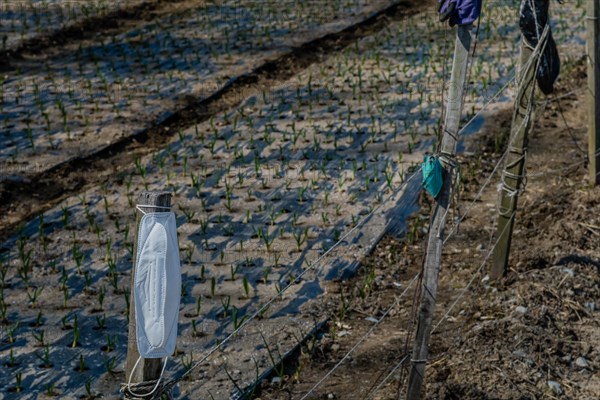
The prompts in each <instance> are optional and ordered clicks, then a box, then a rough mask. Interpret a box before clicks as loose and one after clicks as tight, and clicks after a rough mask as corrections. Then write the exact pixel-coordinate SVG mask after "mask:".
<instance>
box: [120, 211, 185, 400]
mask: <svg viewBox="0 0 600 400" xmlns="http://www.w3.org/2000/svg"><path fill="white" fill-rule="evenodd" d="M138 209H140V208H138ZM137 240H138V242H137V245H138V247H137V254H136V264H135V277H134V286H135V292H134V293H135V322H136V337H137V346H138V351H139V353H140V359H141V358H142V357H143V358H163V357H164V358H165V362H164V364H165V365H166V357H168V356H170V355H172V354H173V352H174V351H175V343H176V339H177V321H178V317H179V302H180V298H181V269H180V268H181V266H180V261H179V246H178V243H177V227H176V223H175V214H174V213H172V212H155V213H147V214H145V215H144V216H143V217H142V220H141V221H140V225H139V229H138V238H137ZM140 359H138V362H139V361H140ZM137 364H138V363H136V367H137ZM134 370H135V367H134ZM163 371H164V365H163ZM131 375H133V371H132V373H131ZM161 375H162V373H161ZM129 382H131V376H130V377H129ZM157 387H158V383H157ZM155 389H156V388H155Z"/></svg>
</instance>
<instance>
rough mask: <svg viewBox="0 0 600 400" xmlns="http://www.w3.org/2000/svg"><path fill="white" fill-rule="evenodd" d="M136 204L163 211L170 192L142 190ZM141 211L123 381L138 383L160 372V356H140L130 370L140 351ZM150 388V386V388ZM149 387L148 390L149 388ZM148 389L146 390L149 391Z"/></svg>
mask: <svg viewBox="0 0 600 400" xmlns="http://www.w3.org/2000/svg"><path fill="white" fill-rule="evenodd" d="M138 204H139V205H144V206H155V207H158V208H153V207H143V210H144V211H145V212H160V211H165V209H164V208H163V207H171V193H170V192H142V193H140V195H139V197H138ZM141 218H142V213H141V212H140V211H139V210H136V222H135V236H134V238H133V240H134V245H133V265H132V267H131V286H130V288H131V289H130V292H129V293H130V295H129V340H128V342H127V361H126V362H125V381H126V382H127V380H129V378H130V376H131V382H132V383H139V382H144V381H153V380H156V379H158V378H159V377H160V372H161V366H162V364H161V359H160V358H142V359H141V360H140V362H139V363H138V365H137V367H136V368H135V371H132V369H133V367H134V365H135V363H136V361H137V360H138V358H139V356H140V353H139V352H138V347H137V338H136V333H135V330H136V327H135V292H134V290H135V287H134V286H135V285H134V277H135V263H136V255H137V245H138V243H137V237H138V229H139V226H140V221H141ZM132 373H133V376H132V375H131V374H132ZM150 389H152V388H150ZM150 389H149V390H150ZM149 390H148V391H149ZM135 391H136V392H142V393H143V389H136V390H135Z"/></svg>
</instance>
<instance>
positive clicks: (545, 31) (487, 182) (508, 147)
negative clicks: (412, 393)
mask: <svg viewBox="0 0 600 400" xmlns="http://www.w3.org/2000/svg"><path fill="white" fill-rule="evenodd" d="M547 32H548V25H547V26H546V29H544V33H543V36H544V37H546V35H547ZM538 36H539V35H538ZM543 42H544V44H543V46H540V44H541V43H542V41H540V42H539V43H538V46H536V49H535V51H534V52H533V54H534V55H533V56H532V57H531V58H530V59H529V60H528V62H527V63H526V64H525V65H524V66H523V67H522V68H529V67H530V66H531V63H532V62H533V61H534V60H538V59H539V55H540V54H541V52H542V51H543V50H542V49H541V48H540V47H543V48H545V46H546V43H547V41H546V40H544V41H543ZM538 62H539V60H538ZM515 78H516V74H515V76H513V77H512V78H511V79H510V80H509V81H508V82H507V83H506V84H505V85H504V86H503V87H502V88H501V89H500V90H499V92H498V93H496V95H494V96H493V97H492V99H491V100H490V101H488V103H487V104H486V105H485V106H484V107H483V108H482V109H481V110H479V111H478V112H477V113H476V114H475V115H474V116H473V117H472V118H471V120H470V121H469V122H468V123H467V124H465V125H464V126H463V128H461V129H460V130H459V134H460V133H462V132H464V130H465V129H466V128H467V127H468V126H469V125H470V124H471V123H472V122H473V121H474V119H475V118H476V117H477V116H478V115H480V114H481V113H482V112H483V110H485V109H486V107H488V106H489V104H491V103H492V101H493V100H494V99H495V98H496V97H497V96H498V95H499V94H500V93H501V92H503V91H504V90H505V89H506V88H507V87H508V86H509V85H510V83H512V81H513V80H515ZM529 107H530V108H529V109H531V107H532V105H530V106H529ZM526 122H528V119H524V121H522V124H521V125H520V126H519V129H521V128H522V127H523V125H524V123H526ZM513 140H514V138H513ZM510 147H511V146H510V143H509V145H508V146H507V150H506V151H505V153H504V154H503V155H502V157H501V158H500V159H499V160H498V162H497V163H496V166H495V167H494V169H493V171H492V173H491V174H490V176H489V177H488V178H487V179H486V181H485V182H484V184H483V186H482V187H481V189H480V190H479V193H478V194H477V196H476V198H475V199H474V200H473V202H472V203H471V205H470V207H469V209H468V210H467V213H468V212H469V211H470V210H471V209H472V208H473V206H474V203H475V201H476V200H477V199H478V198H479V197H481V195H482V194H483V190H484V189H485V187H486V186H487V185H488V184H489V182H490V181H491V178H492V177H493V175H494V174H495V173H496V170H497V169H498V167H499V166H500V163H501V162H502V160H503V159H504V158H505V157H506V155H507V154H508V152H509V151H510ZM467 213H465V214H464V215H463V216H462V218H461V220H460V221H462V220H463V219H464V218H465V216H466V215H467ZM515 213H516V212H513V214H512V215H511V218H514V215H515ZM460 221H459V223H460ZM457 227H458V224H456V225H455V227H454V228H453V230H452V231H451V233H450V234H449V235H448V237H447V238H446V239H445V240H444V243H443V244H446V242H447V241H448V239H449V238H450V237H451V236H452V235H453V234H454V233H455V232H456V230H457ZM505 229H506V227H505ZM503 233H504V232H503ZM500 236H501V235H500ZM498 243H499V239H498V240H497V241H496V243H495V245H494V246H493V248H492V249H491V250H490V251H489V252H488V254H487V255H486V256H485V258H484V260H483V262H482V264H481V266H480V267H479V269H478V270H477V273H478V272H479V271H480V270H481V269H482V268H483V266H485V264H486V262H487V260H488V259H489V257H490V256H491V254H492V252H493V251H494V249H495V248H496V246H497V245H498ZM476 276H477V275H476V274H474V276H473V278H472V279H471V281H470V282H469V284H468V285H467V287H466V288H465V289H464V291H466V290H467V289H468V288H469V287H470V286H471V284H472V282H473V281H474V279H475V277H476ZM464 291H463V293H461V296H460V297H459V299H457V301H456V302H455V303H454V304H453V305H452V307H451V308H450V310H448V312H447V313H446V315H445V316H444V317H443V318H442V320H440V321H439V322H438V324H437V325H436V326H435V327H434V329H433V330H432V332H431V333H433V332H434V331H435V329H436V328H437V327H438V326H439V325H440V323H441V322H442V321H443V320H444V318H446V317H447V315H448V314H449V312H451V310H452V309H453V307H454V306H455V305H456V303H457V302H458V300H460V298H461V297H462V295H464ZM407 357H408V355H407V356H405V358H403V359H402V360H401V361H400V363H398V365H396V367H395V368H394V369H393V370H392V372H391V373H390V374H389V375H388V376H387V377H386V379H384V381H382V383H381V384H380V385H378V387H377V388H376V389H375V391H374V392H373V394H374V393H375V392H376V391H377V390H378V389H379V388H380V387H381V386H382V385H383V383H384V382H385V381H387V379H388V378H389V377H390V376H391V375H392V374H393V372H394V371H395V370H397V368H399V367H400V365H401V364H402V363H403V362H404V361H405V359H406V358H407ZM371 397H372V395H370V396H369V398H371Z"/></svg>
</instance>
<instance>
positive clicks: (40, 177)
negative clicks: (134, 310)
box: [0, 0, 421, 240]
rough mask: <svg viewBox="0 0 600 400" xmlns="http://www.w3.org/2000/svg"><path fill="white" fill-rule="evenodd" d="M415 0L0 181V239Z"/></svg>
mask: <svg viewBox="0 0 600 400" xmlns="http://www.w3.org/2000/svg"><path fill="white" fill-rule="evenodd" d="M419 9H421V7H419V8H417V2H416V1H415V0H404V1H400V2H398V3H395V4H393V5H391V6H389V7H387V8H385V9H383V10H381V11H379V12H377V13H374V14H373V15H371V16H370V17H369V18H367V19H365V20H363V21H361V22H359V23H357V24H354V25H351V26H349V27H347V28H345V29H343V30H341V31H339V32H336V33H330V34H327V35H325V36H322V37H320V38H318V39H315V40H312V41H309V42H307V43H304V44H302V45H300V46H297V47H295V48H293V49H292V50H291V51H290V52H289V53H287V54H286V55H283V56H281V57H279V58H277V59H275V60H271V61H268V62H266V63H264V64H263V65H262V66H260V67H258V68H257V69H255V70H253V71H252V72H249V73H248V74H245V75H242V76H239V77H236V78H233V79H232V80H230V81H229V83H228V84H226V85H225V86H224V87H223V88H221V89H220V90H218V91H216V92H215V93H213V94H212V95H211V96H209V97H207V98H205V99H202V100H199V99H193V98H192V99H190V100H189V101H188V104H187V105H185V106H184V107H182V108H181V109H179V110H177V111H175V112H174V113H173V114H171V115H170V116H169V117H167V118H166V119H165V120H163V121H161V122H158V123H156V124H155V125H153V126H151V127H150V128H148V129H145V130H142V131H140V132H138V133H137V134H135V135H131V136H128V137H125V138H123V139H121V140H119V141H116V142H114V143H111V144H109V145H107V146H106V147H104V148H102V149H99V150H98V151H96V152H94V153H92V154H88V155H84V156H81V157H75V158H73V159H71V160H68V161H66V162H64V163H61V164H58V165H56V166H55V167H53V168H51V169H49V170H47V171H44V172H43V173H38V174H36V175H33V176H32V177H30V178H29V179H24V180H18V181H8V180H6V181H3V182H1V183H0V201H1V202H2V203H3V204H6V205H8V211H7V212H6V213H5V214H4V215H3V216H2V217H1V219H0V225H1V226H2V228H0V239H1V240H5V239H6V238H7V237H8V236H10V235H11V234H14V233H15V232H16V230H17V229H18V226H19V225H20V224H21V222H22V221H26V220H27V219H30V218H32V217H33V216H35V215H37V214H39V213H41V212H44V211H46V210H48V209H50V208H51V207H53V206H54V205H56V204H57V203H58V202H60V201H61V200H62V199H64V198H66V197H67V196H70V195H73V194H76V193H78V192H80V191H82V190H84V189H85V188H86V187H90V186H92V185H97V184H100V183H102V182H105V181H107V180H108V179H109V178H111V177H112V178H115V177H116V178H118V176H120V175H121V174H123V173H124V172H126V171H130V170H132V169H133V165H134V161H135V159H136V158H138V157H141V156H143V155H145V154H149V153H151V152H153V151H155V150H157V149H160V148H162V147H163V146H165V144H166V143H167V142H168V141H169V140H170V138H171V137H172V136H173V135H175V134H176V132H178V131H179V130H182V129H185V128H187V127H190V126H193V125H194V124H198V123H201V122H204V121H206V120H208V119H209V118H210V117H211V116H212V115H215V114H218V113H222V112H224V111H226V110H228V109H231V108H232V107H235V106H236V105H239V104H240V103H241V102H242V101H243V100H244V99H245V98H247V97H248V96H249V95H251V94H252V93H260V91H262V90H267V89H269V88H273V87H275V86H277V85H279V84H281V83H282V82H284V81H285V80H287V79H289V78H291V77H292V76H294V75H296V74H298V73H299V72H300V71H302V70H304V69H306V68H307V67H308V66H310V65H311V64H313V63H315V62H319V61H322V60H323V59H324V58H327V57H329V56H330V55H332V54H333V53H336V52H339V51H341V50H342V49H344V48H345V47H347V46H348V45H350V44H351V43H353V42H355V41H357V40H360V39H362V38H364V37H367V36H370V35H373V34H374V33H376V32H378V31H379V30H381V29H383V28H384V27H385V26H386V25H387V23H388V22H389V21H390V20H399V19H401V18H405V17H406V16H409V15H412V14H414V13H416V12H417V11H418V10H419Z"/></svg>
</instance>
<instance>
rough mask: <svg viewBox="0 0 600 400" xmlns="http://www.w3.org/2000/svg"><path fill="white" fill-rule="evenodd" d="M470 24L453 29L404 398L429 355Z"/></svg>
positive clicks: (417, 387) (411, 394)
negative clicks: (439, 180)
mask: <svg viewBox="0 0 600 400" xmlns="http://www.w3.org/2000/svg"><path fill="white" fill-rule="evenodd" d="M471 40H472V37H471V25H470V24H469V25H463V26H459V27H458V29H457V32H456V47H455V49H454V60H453V64H452V75H451V80H450V87H449V91H448V104H447V108H446V120H445V123H444V127H445V130H444V136H443V138H442V146H441V156H440V161H441V162H442V165H443V166H444V168H443V179H444V180H443V186H442V189H441V191H440V194H439V195H438V197H437V204H436V206H435V209H434V210H433V217H432V222H431V226H430V229H429V238H428V242H427V254H426V256H425V267H424V271H423V287H422V288H421V302H420V305H419V315H418V322H417V334H416V337H415V343H414V346H413V354H412V360H411V369H410V375H409V377H408V389H407V394H406V398H407V400H417V399H421V398H422V396H423V394H422V393H423V389H422V385H423V381H424V378H425V364H426V362H427V357H428V354H429V352H428V345H429V336H430V335H431V323H432V319H433V311H434V309H435V300H436V294H437V287H438V275H439V271H440V261H441V258H442V247H443V244H444V227H445V225H446V216H447V210H448V207H449V204H450V192H451V186H452V174H453V171H454V156H455V154H456V143H457V139H458V132H459V126H460V117H461V111H462V107H463V98H464V96H463V94H464V90H465V83H466V79H467V66H468V61H469V49H470V47H471Z"/></svg>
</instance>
